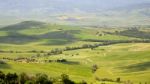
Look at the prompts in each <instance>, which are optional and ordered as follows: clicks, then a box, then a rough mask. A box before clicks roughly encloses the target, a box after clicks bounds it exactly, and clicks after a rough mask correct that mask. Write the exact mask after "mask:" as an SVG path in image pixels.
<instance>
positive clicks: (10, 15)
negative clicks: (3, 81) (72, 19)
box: [0, 0, 150, 23]
mask: <svg viewBox="0 0 150 84" xmlns="http://www.w3.org/2000/svg"><path fill="white" fill-rule="evenodd" d="M142 3H150V0H1V1H0V19H1V20H3V21H4V20H6V21H4V22H7V21H8V20H9V19H16V18H17V19H21V18H27V17H28V18H29V17H35V18H37V17H41V18H42V17H43V16H53V15H56V14H64V13H68V14H70V13H73V14H75V13H76V14H80V13H97V12H98V13H99V11H105V10H107V9H114V8H119V7H124V6H128V5H134V4H142ZM1 22H2V21H0V23H1Z"/></svg>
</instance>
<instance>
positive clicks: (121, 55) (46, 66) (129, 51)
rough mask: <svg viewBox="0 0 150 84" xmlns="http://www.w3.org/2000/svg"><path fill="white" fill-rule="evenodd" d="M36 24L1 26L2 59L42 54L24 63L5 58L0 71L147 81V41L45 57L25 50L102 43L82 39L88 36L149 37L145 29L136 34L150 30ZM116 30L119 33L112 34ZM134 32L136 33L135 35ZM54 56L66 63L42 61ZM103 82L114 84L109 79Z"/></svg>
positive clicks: (149, 65)
mask: <svg viewBox="0 0 150 84" xmlns="http://www.w3.org/2000/svg"><path fill="white" fill-rule="evenodd" d="M29 23H30V24H29ZM33 23H34V25H33ZM35 23H36V22H23V23H20V24H15V25H13V26H8V27H5V28H0V50H1V51H5V52H0V58H1V60H3V58H6V57H7V58H12V59H16V58H20V57H24V58H31V57H32V56H35V55H37V54H39V55H41V56H40V57H35V58H34V59H36V60H38V62H36V63H35V62H33V63H31V62H29V63H27V62H24V60H22V62H18V61H12V60H5V61H6V64H0V70H1V71H3V72H5V73H8V72H16V73H22V72H26V73H27V74H30V75H33V74H37V73H45V74H48V75H49V76H51V77H57V76H60V74H63V73H64V74H68V75H69V77H70V79H72V80H74V81H76V82H80V81H82V80H85V81H87V82H88V83H89V84H90V83H93V84H99V83H101V82H102V81H98V80H97V79H103V78H107V79H113V80H116V78H121V80H122V81H127V80H130V81H132V82H133V83H134V84H139V83H140V82H142V83H145V82H147V83H148V84H149V83H150V80H149V79H150V61H149V60H150V54H149V53H150V43H118V44H112V45H107V46H99V47H96V48H94V49H91V48H83V49H76V50H68V51H63V52H62V53H61V54H56V55H48V56H43V54H45V53H41V52H28V51H44V52H49V51H51V50H53V49H56V48H59V49H64V48H66V47H80V46H83V45H85V44H88V45H94V44H100V43H103V42H91V41H85V40H88V39H93V40H108V41H112V40H115V41H126V40H143V39H149V36H150V33H149V32H146V33H145V35H140V34H139V33H141V32H142V33H144V32H145V30H149V29H148V28H147V29H140V30H139V31H138V30H137V31H136V33H133V32H131V31H130V30H126V29H120V28H118V29H117V28H116V29H113V28H112V29H111V28H110V29H105V28H100V29H98V28H84V27H83V28H82V27H80V26H66V25H56V24H44V23H39V22H38V23H36V24H35ZM37 24H38V25H37ZM26 25H27V26H26ZM116 31H117V32H120V33H115V32H116ZM133 34H136V36H135V35H133ZM143 37H145V38H143ZM18 52H21V53H18ZM57 59H66V60H67V61H68V62H66V63H58V62H49V63H47V62H44V60H57ZM95 64H96V65H97V66H98V69H97V70H96V72H95V73H92V66H93V65H95ZM106 83H107V84H116V83H114V82H108V81H106Z"/></svg>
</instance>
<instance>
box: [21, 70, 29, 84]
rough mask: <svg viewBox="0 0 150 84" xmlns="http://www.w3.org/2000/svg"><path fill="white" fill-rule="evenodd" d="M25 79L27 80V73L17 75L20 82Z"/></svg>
mask: <svg viewBox="0 0 150 84" xmlns="http://www.w3.org/2000/svg"><path fill="white" fill-rule="evenodd" d="M27 80H29V77H28V75H27V74H26V73H21V74H20V75H19V82H20V84H25V83H26V81H27Z"/></svg>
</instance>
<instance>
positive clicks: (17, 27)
mask: <svg viewBox="0 0 150 84" xmlns="http://www.w3.org/2000/svg"><path fill="white" fill-rule="evenodd" d="M45 24H46V23H44V22H39V21H23V22H21V23H17V24H13V25H9V26H5V27H3V28H1V29H0V30H9V31H12V30H13V31H15V30H22V29H25V28H39V27H42V26H44V25H45Z"/></svg>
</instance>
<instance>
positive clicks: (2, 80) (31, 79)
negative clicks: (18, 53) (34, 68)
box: [0, 71, 87, 84]
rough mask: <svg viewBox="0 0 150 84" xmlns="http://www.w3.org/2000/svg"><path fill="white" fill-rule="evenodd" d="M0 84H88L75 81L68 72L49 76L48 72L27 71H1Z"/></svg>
mask: <svg viewBox="0 0 150 84" xmlns="http://www.w3.org/2000/svg"><path fill="white" fill-rule="evenodd" d="M0 84H87V83H86V82H85V81H81V82H79V83H76V82H74V81H73V80H71V79H70V78H69V76H68V75H66V74H61V76H60V77H56V78H55V77H49V76H48V75H46V74H41V73H39V74H36V75H33V76H31V75H28V74H26V73H20V74H16V73H7V74H5V73H3V72H2V71H0Z"/></svg>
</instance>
